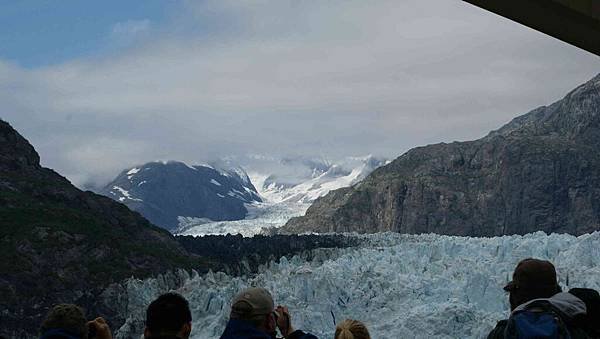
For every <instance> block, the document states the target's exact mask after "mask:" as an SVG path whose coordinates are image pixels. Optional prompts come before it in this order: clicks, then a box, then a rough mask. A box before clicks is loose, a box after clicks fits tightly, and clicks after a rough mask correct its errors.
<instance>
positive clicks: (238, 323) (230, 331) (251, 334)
mask: <svg viewBox="0 0 600 339" xmlns="http://www.w3.org/2000/svg"><path fill="white" fill-rule="evenodd" d="M221 339H274V337H272V336H270V335H269V334H267V333H265V332H263V331H260V330H258V329H257V328H255V327H254V326H252V324H250V323H248V322H246V321H243V320H239V319H230V320H229V322H228V323H227V327H225V331H224V332H223V334H222V335H221ZM287 339H318V338H317V337H315V336H314V335H312V334H310V333H304V332H302V331H300V330H296V331H294V332H293V333H292V334H290V335H289V336H288V337H287Z"/></svg>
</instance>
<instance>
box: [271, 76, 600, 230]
mask: <svg viewBox="0 0 600 339" xmlns="http://www.w3.org/2000/svg"><path fill="white" fill-rule="evenodd" d="M599 149H600V76H597V77H595V78H594V79H592V80H591V81H589V82H588V83H586V84H584V85H582V86H580V87H578V88H576V89H575V90H573V91H572V92H570V93H569V94H568V95H567V96H566V97H565V98H563V99H562V100H560V101H557V102H556V103H554V104H552V105H550V106H547V107H546V106H544V107H540V108H537V109H535V110H533V111H531V112H529V113H527V114H525V115H523V116H520V117H518V118H515V119H514V120H513V121H511V122H510V123H508V124H507V125H505V126H504V127H502V128H500V129H498V130H496V131H493V132H491V133H489V135H487V136H486V137H484V138H482V139H479V140H475V141H468V142H453V143H450V144H446V143H441V144H435V145H429V146H425V147H418V148H414V149H412V150H410V151H408V152H407V153H405V154H403V155H402V156H400V157H399V158H397V159H396V160H394V161H393V162H391V163H390V164H388V165H386V166H383V167H380V168H379V169H377V170H375V171H374V172H373V173H372V174H371V175H370V176H368V177H367V178H366V179H365V180H364V181H362V182H361V183H360V184H358V185H355V186H353V187H349V188H342V189H340V190H336V191H333V192H330V193H329V194H328V195H326V196H325V197H323V198H320V199H318V200H317V201H315V203H314V204H313V205H312V206H311V207H310V208H309V209H308V210H307V212H306V215H305V216H303V217H298V218H293V219H291V220H290V221H289V222H288V223H287V224H286V226H285V227H284V228H283V229H284V230H285V231H286V232H291V233H301V232H331V231H334V232H343V231H356V232H362V233H373V232H384V231H393V232H401V233H428V232H434V233H438V234H449V235H470V236H493V235H503V234H526V233H530V232H535V231H538V230H542V231H546V232H562V233H571V234H576V235H578V234H583V233H587V232H591V231H594V230H598V229H600V152H598V150H599Z"/></svg>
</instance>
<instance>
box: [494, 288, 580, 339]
mask: <svg viewBox="0 0 600 339" xmlns="http://www.w3.org/2000/svg"><path fill="white" fill-rule="evenodd" d="M536 300H539V299H536ZM545 300H547V301H548V302H550V303H551V304H552V305H553V306H554V307H556V308H557V309H559V310H560V311H561V313H562V314H563V315H564V317H565V318H566V319H563V321H565V323H566V324H567V327H568V329H569V332H571V337H572V338H573V339H578V338H588V336H587V335H586V333H585V332H584V331H583V330H582V329H581V328H578V327H575V326H569V325H570V324H573V320H574V319H575V318H576V317H577V316H580V315H581V314H585V312H586V308H585V304H584V303H583V301H581V300H580V299H578V298H577V297H575V296H574V295H572V294H569V293H557V294H555V295H554V296H552V297H551V298H548V299H545ZM533 301H534V300H532V301H529V302H527V303H525V304H523V305H520V306H519V307H517V308H516V309H515V310H514V311H513V312H517V311H520V310H523V309H525V308H526V307H527V306H528V304H529V303H531V302H533ZM561 318H562V317H561ZM506 325H508V320H501V321H499V322H498V324H496V327H495V328H494V329H493V330H492V331H491V332H490V334H489V335H488V337H487V339H502V338H504V332H505V330H506Z"/></svg>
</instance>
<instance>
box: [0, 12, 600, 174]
mask: <svg viewBox="0 0 600 339" xmlns="http://www.w3.org/2000/svg"><path fill="white" fill-rule="evenodd" d="M174 5H177V6H180V8H178V9H177V10H176V11H174V14H173V15H172V17H171V19H170V20H169V22H168V23H166V24H163V25H162V26H160V27H158V26H154V25H152V24H151V23H150V22H149V21H144V20H141V21H139V20H138V21H128V22H123V23H115V25H114V26H113V27H112V28H107V31H108V32H109V34H110V35H114V37H113V38H114V39H125V40H120V41H127V46H124V47H123V48H121V49H119V50H118V51H116V52H114V53H112V54H110V55H102V56H98V57H87V58H81V59H77V60H71V61H68V62H66V63H63V64H59V65H52V66H48V67H43V68H36V69H25V68H22V67H19V66H18V65H15V64H10V63H7V62H3V61H1V60H0V89H1V90H0V117H1V118H3V119H6V120H8V121H9V122H10V123H11V124H13V126H15V127H16V128H17V129H19V130H20V132H22V133H23V134H24V135H25V136H26V137H27V138H28V139H29V140H30V141H31V142H32V143H33V144H34V146H36V148H37V149H38V151H39V152H40V153H41V157H42V161H43V163H44V164H45V165H46V166H49V167H52V168H55V169H56V170H58V171H59V172H60V173H62V174H64V175H66V176H67V177H68V178H69V179H71V180H72V181H73V182H74V183H75V184H77V185H80V186H83V185H86V184H90V183H95V184H98V183H102V182H106V181H108V180H109V179H111V177H113V176H115V175H116V174H117V172H118V171H120V170H121V169H123V168H125V167H128V166H131V165H134V164H137V163H142V162H146V161H150V160H156V159H177V160H183V161H188V162H191V163H194V162H201V161H206V160H210V159H211V158H215V157H221V156H224V155H236V154H247V153H252V154H268V155H282V156H284V155H285V156H290V155H297V154H301V155H312V154H318V155H325V156H328V157H331V158H336V157H342V156H346V155H356V154H369V153H370V154H375V155H381V156H388V157H396V156H398V155H400V154H401V153H403V152H404V151H406V150H408V149H409V148H411V147H414V146H418V145H422V144H428V143H433V142H441V141H446V142H450V141H454V140H468V139H473V138H477V137H480V136H482V135H484V134H486V133H487V132H488V131H489V130H491V129H494V128H497V127H499V126H500V125H501V124H503V123H505V122H507V121H508V120H510V119H511V118H513V117H514V116H516V115H519V114H522V113H525V112H527V111H529V110H530V109H533V108H535V107H537V106H540V105H545V104H549V103H551V102H553V101H555V100H557V99H559V98H560V97H562V96H563V95H564V94H566V92H567V91H568V90H570V89H572V88H573V87H575V86H576V85H578V84H580V83H583V82H585V81H586V80H588V79H589V78H591V77H593V76H594V75H595V74H596V73H598V72H600V59H599V58H598V57H596V56H593V55H591V54H589V53H587V52H584V51H582V50H579V49H577V48H575V47H572V46H570V45H567V44H565V43H563V42H560V41H558V40H555V39H553V38H550V37H548V36H545V35H543V34H541V33H539V32H536V31H533V30H531V29H528V28H525V27H523V26H521V25H519V24H517V23H514V22H511V21H509V20H506V19H503V18H501V17H498V16H495V15H493V14H490V13H487V12H485V11H483V10H481V9H479V8H476V7H472V6H471V5H468V4H466V3H463V2H462V1H454V0H432V1H427V2H423V1H418V0H405V1H386V0H381V1H380V0H377V1H369V2H364V1H342V0H333V1H328V2H317V1H314V2H313V1H297V0H278V1H267V0H253V1H250V0H249V1H223V0H214V1H203V2H200V3H195V2H182V3H174Z"/></svg>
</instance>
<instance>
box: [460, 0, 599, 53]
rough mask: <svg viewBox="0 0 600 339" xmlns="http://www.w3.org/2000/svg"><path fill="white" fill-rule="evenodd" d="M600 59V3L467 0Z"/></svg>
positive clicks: (580, 0) (595, 0)
mask: <svg viewBox="0 0 600 339" xmlns="http://www.w3.org/2000/svg"><path fill="white" fill-rule="evenodd" d="M464 1H466V2H468V3H471V4H473V5H476V6H478V7H481V8H483V9H486V10H488V11H490V12H493V13H496V14H498V15H501V16H503V17H506V18H508V19H510V20H513V21H516V22H518V23H521V24H523V25H525V26H528V27H530V28H533V29H535V30H538V31H540V32H543V33H546V34H548V35H550V36H553V37H555V38H557V39H560V40H562V41H564V42H567V43H569V44H572V45H574V46H577V47H579V48H582V49H584V50H586V51H588V52H591V53H594V54H596V55H598V56H600V0H464Z"/></svg>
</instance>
